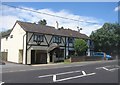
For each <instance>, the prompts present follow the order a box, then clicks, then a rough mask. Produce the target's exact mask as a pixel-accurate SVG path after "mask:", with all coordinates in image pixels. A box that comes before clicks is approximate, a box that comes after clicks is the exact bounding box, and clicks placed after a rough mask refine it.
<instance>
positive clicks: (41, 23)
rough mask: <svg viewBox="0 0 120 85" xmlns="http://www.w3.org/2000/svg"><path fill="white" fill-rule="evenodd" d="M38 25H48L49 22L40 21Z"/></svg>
mask: <svg viewBox="0 0 120 85" xmlns="http://www.w3.org/2000/svg"><path fill="white" fill-rule="evenodd" d="M38 24H40V25H47V21H46V20H45V19H43V20H40V21H39V22H38Z"/></svg>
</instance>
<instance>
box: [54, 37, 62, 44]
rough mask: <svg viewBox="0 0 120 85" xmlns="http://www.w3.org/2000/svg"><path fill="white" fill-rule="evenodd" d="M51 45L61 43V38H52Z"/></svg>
mask: <svg viewBox="0 0 120 85" xmlns="http://www.w3.org/2000/svg"><path fill="white" fill-rule="evenodd" d="M53 43H61V36H54V38H53Z"/></svg>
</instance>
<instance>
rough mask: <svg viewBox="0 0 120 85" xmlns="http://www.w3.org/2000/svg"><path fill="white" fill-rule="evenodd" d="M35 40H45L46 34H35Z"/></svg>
mask: <svg viewBox="0 0 120 85" xmlns="http://www.w3.org/2000/svg"><path fill="white" fill-rule="evenodd" d="M33 41H34V42H44V35H43V34H34V35H33Z"/></svg>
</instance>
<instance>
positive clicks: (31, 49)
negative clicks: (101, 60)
mask: <svg viewBox="0 0 120 85" xmlns="http://www.w3.org/2000/svg"><path fill="white" fill-rule="evenodd" d="M75 38H82V39H85V40H86V41H89V37H88V36H86V35H85V34H81V33H79V32H77V31H73V30H70V29H55V28H54V27H51V26H43V25H39V24H35V23H28V22H21V21H16V23H15V25H14V26H13V28H12V30H11V31H10V32H9V33H8V34H7V35H5V36H2V39H1V52H7V53H8V56H7V61H11V62H15V63H22V64H43V63H44V64H45V63H49V62H56V61H59V60H64V59H65V58H66V57H67V56H68V55H72V54H74V46H73V41H74V39H75ZM88 54H89V55H90V48H89V49H88Z"/></svg>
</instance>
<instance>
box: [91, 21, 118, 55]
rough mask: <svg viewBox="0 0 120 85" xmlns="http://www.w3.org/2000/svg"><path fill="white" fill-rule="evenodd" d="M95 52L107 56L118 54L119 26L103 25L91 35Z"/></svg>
mask: <svg viewBox="0 0 120 85" xmlns="http://www.w3.org/2000/svg"><path fill="white" fill-rule="evenodd" d="M90 38H91V39H92V40H93V41H94V47H95V49H94V50H95V51H103V52H106V53H107V54H114V55H116V54H118V49H120V24H118V23H105V24H104V25H103V26H102V27H101V28H100V29H98V30H96V31H94V32H92V33H91V35H90Z"/></svg>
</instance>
